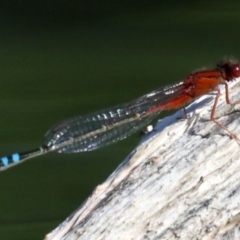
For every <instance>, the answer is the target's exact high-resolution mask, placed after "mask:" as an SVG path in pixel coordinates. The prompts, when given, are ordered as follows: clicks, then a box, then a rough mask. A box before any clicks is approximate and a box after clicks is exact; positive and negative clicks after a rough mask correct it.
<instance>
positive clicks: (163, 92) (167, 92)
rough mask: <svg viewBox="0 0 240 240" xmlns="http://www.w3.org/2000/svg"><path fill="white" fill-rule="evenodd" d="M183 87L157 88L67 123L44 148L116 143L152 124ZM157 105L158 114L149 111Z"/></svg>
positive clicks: (74, 148) (85, 148)
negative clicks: (123, 102) (128, 101)
mask: <svg viewBox="0 0 240 240" xmlns="http://www.w3.org/2000/svg"><path fill="white" fill-rule="evenodd" d="M183 88H184V83H183V82H181V83H178V84H175V85H172V86H169V87H165V88H164V89H162V88H160V89H157V90H155V91H153V92H151V93H149V94H146V95H144V96H142V97H140V98H138V99H136V100H134V101H132V102H130V103H126V104H122V105H119V106H115V107H113V108H108V109H105V110H102V111H99V112H95V113H92V114H88V115H85V116H79V117H76V118H73V119H70V120H66V121H63V122H61V123H59V124H57V125H56V126H54V127H53V128H52V129H50V130H49V131H48V132H47V133H46V135H45V138H44V146H46V147H48V148H49V150H53V151H54V150H56V151H58V152H64V153H72V152H84V151H90V150H94V149H97V148H100V147H103V146H107V145H110V144H112V143H115V142H117V141H119V140H122V139H124V138H126V137H128V136H129V135H131V134H133V133H135V132H137V131H139V130H141V129H142V128H143V127H144V126H146V125H147V124H148V123H149V122H151V121H152V120H153V119H154V118H155V117H156V116H157V115H158V114H159V112H161V111H162V110H165V108H164V105H165V103H167V102H169V101H171V99H173V98H174V97H177V96H179V95H180V94H182V89H183ZM154 106H157V109H158V111H157V112H152V111H149V109H151V108H153V107H154ZM161 106H163V107H162V108H161Z"/></svg>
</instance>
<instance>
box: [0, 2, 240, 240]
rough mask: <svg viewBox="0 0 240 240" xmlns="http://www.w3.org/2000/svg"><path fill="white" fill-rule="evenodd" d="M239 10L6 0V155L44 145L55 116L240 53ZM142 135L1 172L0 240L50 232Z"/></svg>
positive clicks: (121, 97)
mask: <svg viewBox="0 0 240 240" xmlns="http://www.w3.org/2000/svg"><path fill="white" fill-rule="evenodd" d="M239 12H240V2H237V1H233V0H230V1H223V0H219V1H217V2H216V1H212V0H210V1H209V0H208V1H177V0H175V1H174V0H172V1H164V0H159V1H151V0H149V1H142V0H139V1H127V0H121V1H120V0H115V1H110V0H98V1H97V0H88V1H83V0H79V1H56V0H49V1H42V0H39V1H27V0H21V1H16V0H13V1H6V0H5V1H4V0H3V1H1V7H0V26H1V27H0V79H1V80H0V112H1V117H0V154H1V155H6V154H10V153H12V152H15V151H27V150H31V149H32V148H35V147H38V146H40V145H41V143H42V138H43V136H44V134H45V132H46V131H47V130H48V129H49V128H50V127H51V126H52V125H53V124H55V123H56V122H58V121H61V120H63V119H66V118H70V117H73V116H77V115H81V114H85V113H88V112H92V111H95V110H99V109H102V108H106V107H110V106H113V105H115V104H119V103H123V102H127V101H131V100H132V99H134V98H136V97H139V96H141V95H143V94H145V93H148V92H150V91H152V90H154V89H156V88H158V87H160V86H164V85H167V84H171V83H174V82H176V81H179V80H181V79H182V78H184V77H185V76H186V75H187V74H188V73H190V72H191V71H194V70H199V69H201V68H202V67H214V66H215V64H216V63H217V61H218V60H220V59H221V58H223V57H231V56H234V57H236V58H238V57H239V45H240V44H239V35H240V34H239V29H240V14H239ZM164 114H169V113H168V112H167V113H163V114H162V115H161V116H160V117H164ZM138 141H139V135H138V134H135V135H134V136H132V137H130V138H129V139H127V140H124V141H122V142H120V143H117V144H115V145H112V146H111V147H107V148H104V149H100V150H98V151H93V152H89V153H81V154H66V155H65V154H56V153H51V154H47V155H45V156H42V157H40V158H36V159H34V160H30V161H28V162H26V163H24V164H20V165H19V166H17V167H14V168H11V169H9V170H8V171H5V172H1V173H0V186H1V187H0V236H1V239H4V240H15V239H18V240H25V239H43V237H44V236H45V234H46V233H48V232H49V231H51V230H52V229H53V228H55V227H56V226H57V225H58V224H59V223H60V222H61V221H63V220H64V219H65V218H66V217H67V216H68V215H69V214H70V213H71V212H72V211H74V210H75V209H76V208H77V207H78V206H79V205H80V204H81V203H82V202H83V201H84V200H85V199H86V198H87V196H88V195H89V194H91V192H92V191H93V189H94V188H95V187H96V186H97V185H98V184H100V183H101V182H103V181H104V180H105V179H106V178H107V177H108V176H109V174H111V172H112V171H113V170H114V169H115V168H116V167H117V166H118V165H119V164H120V162H121V161H122V160H123V159H124V158H125V157H126V156H127V155H128V154H129V153H130V152H131V150H132V149H133V148H134V147H135V146H136V144H137V143H138Z"/></svg>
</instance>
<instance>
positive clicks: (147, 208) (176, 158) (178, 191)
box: [45, 81, 240, 240]
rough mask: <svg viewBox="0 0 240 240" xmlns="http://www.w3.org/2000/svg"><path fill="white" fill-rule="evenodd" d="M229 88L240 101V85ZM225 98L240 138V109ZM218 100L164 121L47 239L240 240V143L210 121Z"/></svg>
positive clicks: (224, 119)
mask: <svg viewBox="0 0 240 240" xmlns="http://www.w3.org/2000/svg"><path fill="white" fill-rule="evenodd" d="M229 85H230V96H231V99H232V100H233V101H235V100H240V83H239V81H236V82H235V83H231V84H229ZM221 92H222V96H221V99H220V101H219V104H218V108H217V113H216V115H217V116H221V117H220V118H219V119H218V120H219V121H220V122H221V123H222V124H224V126H226V127H227V128H228V129H229V130H230V131H232V132H233V133H235V134H236V135H237V136H238V137H239V138H240V126H239V125H240V120H239V118H240V112H238V111H239V109H240V104H237V105H235V106H230V105H226V103H225V94H224V89H223V88H221ZM213 99H214V95H209V96H206V97H202V98H200V99H198V100H197V101H196V102H194V103H193V104H192V105H190V106H189V107H188V108H187V110H188V112H189V114H190V115H191V116H192V117H191V118H189V119H188V120H179V119H177V118H179V117H181V116H182V115H183V113H182V111H178V112H177V113H176V114H174V115H173V116H170V117H167V118H165V119H163V120H161V121H159V122H158V124H157V126H156V127H155V130H154V131H153V132H152V133H151V134H150V135H148V136H145V137H144V139H143V140H142V142H141V144H140V145H139V146H138V147H137V148H136V149H135V150H134V151H133V152H132V153H131V154H130V155H129V157H128V158H127V159H126V160H124V162H123V163H122V164H121V166H119V167H118V168H117V169H116V171H115V172H114V173H112V175H111V176H110V177H109V178H108V179H107V180H106V181H105V182H104V183H102V184H100V185H99V186H97V187H96V189H95V191H94V192H93V193H92V195H91V196H90V197H89V198H88V199H87V200H86V202H85V203H84V204H83V205H82V206H81V207H80V208H79V209H77V210H76V211H75V212H74V213H73V214H72V215H70V216H69V217H68V218H67V219H66V220H65V221H64V222H63V223H62V224H61V225H60V226H59V227H57V228H56V229H55V230H54V231H52V232H51V233H49V234H48V235H47V236H46V238H45V239H46V240H59V239H64V240H70V239H71V240H77V239H78V240H80V239H87V240H91V239H94V240H96V239H104V240H105V239H110V240H113V239H114V240H117V239H134V240H135V239H240V233H239V230H238V228H239V224H240V145H239V143H238V142H237V141H236V139H231V137H229V134H228V133H227V132H226V131H225V130H223V129H221V128H219V126H217V125H216V124H215V123H213V122H212V121H209V117H210V111H211V107H212V104H213ZM230 113H231V114H230ZM226 114H228V115H226ZM195 120H196V121H195Z"/></svg>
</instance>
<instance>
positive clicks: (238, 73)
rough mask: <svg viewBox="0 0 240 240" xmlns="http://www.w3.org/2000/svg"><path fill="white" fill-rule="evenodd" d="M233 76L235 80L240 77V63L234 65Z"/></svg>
mask: <svg viewBox="0 0 240 240" xmlns="http://www.w3.org/2000/svg"><path fill="white" fill-rule="evenodd" d="M231 75H232V76H233V77H234V78H238V77H240V64H239V63H237V64H234V65H232V67H231Z"/></svg>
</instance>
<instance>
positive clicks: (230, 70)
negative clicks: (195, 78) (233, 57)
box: [217, 61, 240, 81]
mask: <svg viewBox="0 0 240 240" xmlns="http://www.w3.org/2000/svg"><path fill="white" fill-rule="evenodd" d="M217 67H218V68H220V69H221V70H222V71H223V75H224V79H225V80H226V81H233V80H235V79H236V78H238V77H240V63H239V62H237V63H233V62H232V61H228V62H220V63H218V65H217Z"/></svg>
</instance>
